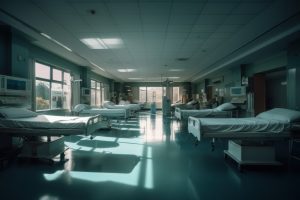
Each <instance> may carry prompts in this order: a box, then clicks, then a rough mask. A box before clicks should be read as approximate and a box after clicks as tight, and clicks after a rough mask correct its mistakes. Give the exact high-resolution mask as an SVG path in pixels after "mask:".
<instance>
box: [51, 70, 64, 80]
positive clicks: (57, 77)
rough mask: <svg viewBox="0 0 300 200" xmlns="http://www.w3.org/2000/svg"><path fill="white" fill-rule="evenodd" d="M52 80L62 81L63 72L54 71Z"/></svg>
mask: <svg viewBox="0 0 300 200" xmlns="http://www.w3.org/2000/svg"><path fill="white" fill-rule="evenodd" d="M52 79H53V80H55V81H62V71H61V70H59V69H52Z"/></svg>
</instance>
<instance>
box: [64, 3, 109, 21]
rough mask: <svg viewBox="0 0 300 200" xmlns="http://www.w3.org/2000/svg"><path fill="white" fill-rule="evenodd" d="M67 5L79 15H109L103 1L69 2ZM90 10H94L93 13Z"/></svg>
mask: <svg viewBox="0 0 300 200" xmlns="http://www.w3.org/2000/svg"><path fill="white" fill-rule="evenodd" d="M69 5H70V7H72V8H74V10H76V13H77V14H79V15H81V16H94V17H99V16H107V15H109V12H108V10H107V7H106V6H105V4H104V3H103V2H86V1H85V2H71V3H69ZM91 10H93V11H95V13H94V14H92V13H91Z"/></svg>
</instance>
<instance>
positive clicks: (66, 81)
mask: <svg viewBox="0 0 300 200" xmlns="http://www.w3.org/2000/svg"><path fill="white" fill-rule="evenodd" d="M64 84H66V85H71V75H70V73H68V72H64Z"/></svg>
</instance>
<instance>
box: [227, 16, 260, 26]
mask: <svg viewBox="0 0 300 200" xmlns="http://www.w3.org/2000/svg"><path fill="white" fill-rule="evenodd" d="M254 17H255V15H237V14H232V15H230V16H228V17H227V18H226V20H225V21H224V24H227V25H245V24H247V23H248V22H249V21H251V20H252V19H253V18H254Z"/></svg>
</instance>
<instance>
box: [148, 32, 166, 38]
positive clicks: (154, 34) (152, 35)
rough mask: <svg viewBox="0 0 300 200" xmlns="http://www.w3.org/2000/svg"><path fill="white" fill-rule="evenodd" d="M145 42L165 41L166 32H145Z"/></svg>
mask: <svg viewBox="0 0 300 200" xmlns="http://www.w3.org/2000/svg"><path fill="white" fill-rule="evenodd" d="M144 38H145V40H155V39H156V40H163V39H164V38H165V33H164V32H144Z"/></svg>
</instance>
